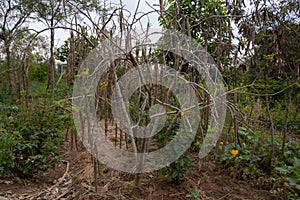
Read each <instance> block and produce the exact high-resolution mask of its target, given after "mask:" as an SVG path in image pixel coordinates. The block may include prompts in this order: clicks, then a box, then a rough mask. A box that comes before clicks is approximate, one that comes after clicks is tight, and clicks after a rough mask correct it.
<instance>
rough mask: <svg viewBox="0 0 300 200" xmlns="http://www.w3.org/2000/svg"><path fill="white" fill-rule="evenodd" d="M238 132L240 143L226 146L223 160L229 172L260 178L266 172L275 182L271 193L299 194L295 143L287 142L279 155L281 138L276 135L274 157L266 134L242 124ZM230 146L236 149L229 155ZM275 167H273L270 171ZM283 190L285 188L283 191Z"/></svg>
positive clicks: (297, 150)
mask: <svg viewBox="0 0 300 200" xmlns="http://www.w3.org/2000/svg"><path fill="white" fill-rule="evenodd" d="M238 133H239V137H240V139H241V145H238V144H234V143H229V144H228V145H226V147H225V155H224V157H223V162H222V163H223V165H224V166H225V167H226V168H228V169H229V171H230V174H231V175H232V176H235V177H237V178H240V179H244V180H259V179H260V178H261V177H264V176H265V175H271V177H273V178H272V180H273V182H274V184H275V186H274V188H275V189H274V191H273V193H277V195H278V196H280V195H285V196H293V197H295V195H296V196H297V195H298V196H299V187H300V186H299V182H300V181H299V178H300V160H299V158H298V157H299V147H298V146H297V143H296V142H293V141H289V142H287V143H286V146H285V153H284V155H283V156H282V157H281V149H280V148H279V147H280V145H281V143H282V139H281V138H280V137H278V136H277V135H276V136H275V157H273V156H272V153H271V149H272V147H271V144H272V143H271V138H270V135H269V134H265V133H263V132H259V131H255V132H252V131H251V130H249V129H246V128H243V127H241V128H240V129H239V131H238ZM220 149H221V146H220ZM233 149H236V150H237V151H238V154H237V155H235V156H234V155H233V154H232V150H233ZM272 159H274V164H273V166H271V160H272ZM274 167H275V170H273V169H274ZM274 172H275V174H274ZM283 191H285V193H284V194H283V193H282V192H283ZM287 191H288V192H287ZM279 193H280V194H279ZM298 196H297V197H298Z"/></svg>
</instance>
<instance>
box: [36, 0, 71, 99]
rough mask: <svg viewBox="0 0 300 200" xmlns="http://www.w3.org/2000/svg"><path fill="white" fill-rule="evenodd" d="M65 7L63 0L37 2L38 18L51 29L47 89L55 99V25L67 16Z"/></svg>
mask: <svg viewBox="0 0 300 200" xmlns="http://www.w3.org/2000/svg"><path fill="white" fill-rule="evenodd" d="M64 8H65V7H64V1H63V0H58V1H53V0H50V1H48V0H37V4H36V6H35V9H36V12H37V19H38V20H39V21H41V22H43V23H44V24H45V25H46V26H47V27H48V28H49V29H50V58H49V65H48V82H47V89H50V91H51V98H52V99H54V87H55V79H54V78H55V56H54V39H55V27H56V26H57V25H58V24H59V23H60V22H61V21H62V20H63V19H64V17H66V16H65V14H66V13H65V10H64Z"/></svg>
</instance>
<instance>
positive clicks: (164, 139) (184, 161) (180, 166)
mask: <svg viewBox="0 0 300 200" xmlns="http://www.w3.org/2000/svg"><path fill="white" fill-rule="evenodd" d="M170 122H171V119H170V118H168V120H167V123H166V124H170ZM178 128H179V121H178V120H177V121H176V122H175V123H174V124H173V125H172V126H171V128H169V129H168V125H166V126H165V127H164V128H163V129H162V130H161V131H160V132H159V133H158V134H157V135H156V138H157V139H156V144H157V146H158V147H163V146H164V145H166V144H167V143H168V142H169V141H170V140H172V139H173V137H174V136H175V135H176V132H177V130H178ZM190 164H191V160H190V158H189V156H188V155H187V153H184V154H183V155H182V156H180V157H179V159H177V160H176V161H175V162H173V163H171V164H170V165H169V166H167V167H164V168H162V169H160V170H159V171H158V174H160V175H162V176H167V178H168V179H169V180H170V181H171V182H173V183H176V184H179V183H182V182H183V181H184V173H185V172H186V171H187V170H188V168H189V166H190Z"/></svg>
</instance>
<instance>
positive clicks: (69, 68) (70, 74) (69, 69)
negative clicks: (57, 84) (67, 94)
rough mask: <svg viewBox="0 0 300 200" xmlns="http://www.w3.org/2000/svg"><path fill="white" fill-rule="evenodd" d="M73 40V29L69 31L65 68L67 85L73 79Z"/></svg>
mask: <svg viewBox="0 0 300 200" xmlns="http://www.w3.org/2000/svg"><path fill="white" fill-rule="evenodd" d="M74 68H75V40H74V34H73V31H71V32H70V51H69V56H68V64H67V69H66V79H67V85H68V86H71V85H73V82H74V79H75V70H74Z"/></svg>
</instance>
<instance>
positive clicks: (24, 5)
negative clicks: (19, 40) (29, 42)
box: [0, 0, 34, 103]
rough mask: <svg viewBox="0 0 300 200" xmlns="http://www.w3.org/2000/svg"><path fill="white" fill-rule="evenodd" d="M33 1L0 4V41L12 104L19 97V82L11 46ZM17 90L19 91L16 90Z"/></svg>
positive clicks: (10, 0) (8, 0)
mask: <svg viewBox="0 0 300 200" xmlns="http://www.w3.org/2000/svg"><path fill="white" fill-rule="evenodd" d="M33 5H34V3H33V1H27V0H6V1H1V2H0V40H2V41H3V44H4V49H5V55H6V65H7V72H8V79H9V80H8V81H9V89H10V94H11V97H12V102H13V103H16V102H17V99H18V98H19V97H20V82H19V80H18V79H17V75H16V68H15V67H14V66H13V64H12V56H11V46H12V42H13V40H14V38H15V37H16V36H17V35H18V34H19V33H20V28H21V27H22V25H23V24H24V23H25V22H26V20H28V17H29V16H30V15H31V14H32V12H33ZM18 88H19V89H18Z"/></svg>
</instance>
